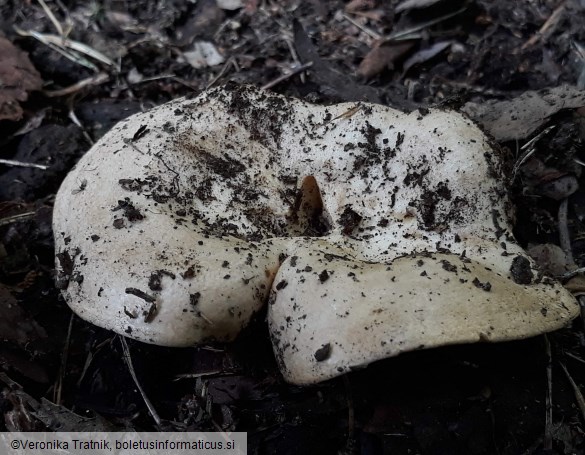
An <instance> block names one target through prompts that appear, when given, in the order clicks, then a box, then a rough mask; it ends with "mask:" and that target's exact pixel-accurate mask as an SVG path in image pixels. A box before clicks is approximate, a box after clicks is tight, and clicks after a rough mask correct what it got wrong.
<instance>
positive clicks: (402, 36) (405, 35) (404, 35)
mask: <svg viewBox="0 0 585 455" xmlns="http://www.w3.org/2000/svg"><path fill="white" fill-rule="evenodd" d="M466 9H467V8H466V7H463V8H460V9H458V10H457V11H454V12H452V13H449V14H445V15H444V16H441V17H437V18H436V19H433V20H430V21H428V22H424V23H422V24H419V25H416V26H414V27H411V28H408V29H406V30H401V31H399V32H395V33H391V34H390V35H386V36H383V37H382V38H381V43H386V42H388V41H400V40H407V39H412V38H413V37H412V36H410V35H412V34H414V33H416V32H418V31H420V30H424V29H425V28H427V27H431V26H433V25H436V24H439V23H441V22H443V21H446V20H447V19H451V18H452V17H455V16H457V15H458V14H461V13H462V12H463V11H465V10H466ZM381 43H380V44H381Z"/></svg>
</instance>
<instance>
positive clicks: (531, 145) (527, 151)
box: [512, 125, 556, 180]
mask: <svg viewBox="0 0 585 455" xmlns="http://www.w3.org/2000/svg"><path fill="white" fill-rule="evenodd" d="M554 128H556V125H553V126H549V127H548V128H545V129H544V130H542V131H541V132H540V133H538V134H537V135H536V136H534V137H533V138H532V139H530V140H529V141H528V142H527V143H526V144H524V145H523V146H522V147H520V150H522V151H523V153H522V155H520V158H518V161H516V163H514V168H513V169H512V180H515V179H516V173H517V172H518V170H519V169H520V167H521V166H522V165H523V164H524V163H525V162H526V160H528V158H530V157H531V156H532V155H533V154H534V152H535V151H536V148H535V145H536V143H537V142H538V141H539V140H540V139H541V138H542V137H543V136H545V135H546V134H548V133H549V132H551V131H552V130H553V129H554Z"/></svg>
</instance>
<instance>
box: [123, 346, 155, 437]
mask: <svg viewBox="0 0 585 455" xmlns="http://www.w3.org/2000/svg"><path fill="white" fill-rule="evenodd" d="M120 341H121V342H122V349H123V350H124V361H125V362H126V365H127V366H128V371H130V375H131V376H132V379H133V380H134V383H135V384H136V387H137V388H138V391H139V392H140V395H142V399H143V400H144V404H146V408H147V409H148V412H149V413H150V415H151V416H152V418H153V419H154V421H155V422H156V424H157V425H158V426H159V427H161V426H162V420H161V418H160V417H159V415H158V413H157V412H156V409H154V406H153V405H152V403H151V401H150V400H149V399H148V397H147V396H146V393H145V392H144V389H143V388H142V385H141V384H140V381H138V377H137V376H136V371H134V365H132V357H131V356H130V349H128V344H127V343H126V338H124V337H123V336H121V337H120Z"/></svg>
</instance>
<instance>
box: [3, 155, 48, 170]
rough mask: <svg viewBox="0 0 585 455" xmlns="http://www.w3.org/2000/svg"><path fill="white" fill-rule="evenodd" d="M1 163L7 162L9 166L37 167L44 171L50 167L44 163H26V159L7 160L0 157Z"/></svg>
mask: <svg viewBox="0 0 585 455" xmlns="http://www.w3.org/2000/svg"><path fill="white" fill-rule="evenodd" d="M0 164H6V165H7V166H18V167H35V168H37V169H42V170H43V171H44V170H46V169H48V168H49V166H45V165H44V164H35V163H25V162H24V161H16V160H5V159H2V158H0Z"/></svg>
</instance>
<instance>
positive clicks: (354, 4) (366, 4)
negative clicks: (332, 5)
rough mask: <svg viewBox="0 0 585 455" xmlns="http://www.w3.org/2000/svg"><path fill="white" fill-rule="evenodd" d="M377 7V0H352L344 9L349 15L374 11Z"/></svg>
mask: <svg viewBox="0 0 585 455" xmlns="http://www.w3.org/2000/svg"><path fill="white" fill-rule="evenodd" d="M375 6H376V1H375V0H351V1H350V2H349V3H348V4H347V5H345V8H344V9H345V11H347V12H348V13H355V12H356V11H363V10H369V9H373V8H375Z"/></svg>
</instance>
